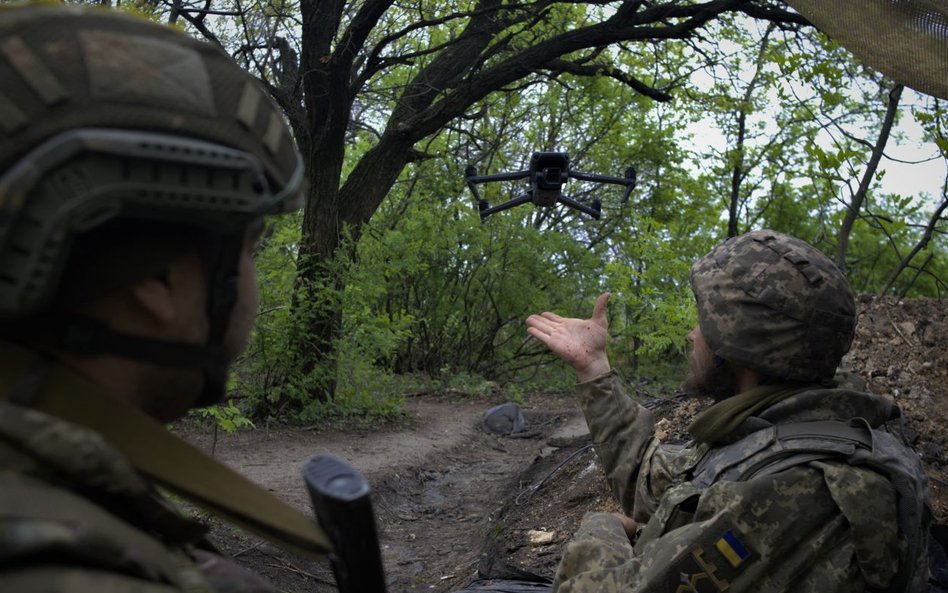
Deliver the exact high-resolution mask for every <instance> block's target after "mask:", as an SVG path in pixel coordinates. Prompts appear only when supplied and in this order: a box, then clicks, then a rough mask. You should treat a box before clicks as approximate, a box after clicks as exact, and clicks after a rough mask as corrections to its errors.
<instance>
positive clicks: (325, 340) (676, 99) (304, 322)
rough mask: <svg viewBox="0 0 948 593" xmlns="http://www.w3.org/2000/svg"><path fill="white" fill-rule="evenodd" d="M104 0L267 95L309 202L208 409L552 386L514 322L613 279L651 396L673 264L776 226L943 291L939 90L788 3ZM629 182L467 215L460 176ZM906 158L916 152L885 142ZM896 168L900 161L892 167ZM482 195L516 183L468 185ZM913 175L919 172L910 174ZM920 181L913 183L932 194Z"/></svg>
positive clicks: (328, 413)
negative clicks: (536, 159)
mask: <svg viewBox="0 0 948 593" xmlns="http://www.w3.org/2000/svg"><path fill="white" fill-rule="evenodd" d="M121 8H123V9H130V10H134V11H137V12H139V13H145V14H146V15H147V16H149V17H150V18H154V19H156V20H159V21H162V22H167V23H170V24H172V25H175V26H179V27H182V28H183V29H184V30H185V31H187V32H188V33H190V34H192V35H195V36H197V37H202V38H205V39H208V40H210V41H211V42H212V43H216V44H218V45H220V46H221V47H222V48H223V49H224V51H227V52H228V53H229V54H230V55H232V56H234V58H235V59H236V60H237V61H238V63H240V64H241V65H242V66H244V67H245V68H246V69H248V71H250V72H251V73H252V74H254V75H255V76H257V77H258V78H259V79H260V80H261V81H262V82H263V83H264V85H265V86H266V88H267V90H268V91H269V92H270V94H271V96H272V97H273V99H274V100H275V101H276V102H277V103H278V104H279V105H280V106H281V107H282V108H283V110H284V112H285V114H286V117H287V120H288V122H289V123H290V125H291V127H292V129H293V131H294V134H295V135H296V137H297V141H298V143H299V145H300V147H301V150H302V152H303V154H304V157H305V159H306V162H307V166H308V175H309V181H310V189H309V194H308V196H307V198H308V199H307V206H306V208H305V209H304V210H303V211H301V212H299V213H297V214H293V215H287V216H284V217H282V218H279V219H275V220H272V221H271V222H270V223H269V226H268V229H267V233H266V234H265V238H264V241H263V242H262V244H261V246H260V248H259V251H258V253H257V255H256V264H257V270H258V278H259V283H260V288H261V306H260V311H259V313H258V318H257V324H256V329H255V331H254V334H253V336H252V339H251V344H250V347H249V349H248V350H247V352H246V353H245V354H244V356H243V357H242V358H241V359H240V360H239V361H238V363H237V364H236V368H235V371H236V372H235V373H234V374H233V377H232V385H231V394H232V399H231V401H230V402H229V403H228V404H227V405H225V406H222V407H220V408H216V409H212V410H211V411H209V412H206V413H207V414H210V415H212V416H214V417H215V418H217V420H218V422H219V423H220V424H221V425H222V426H224V427H225V428H229V429H233V428H235V427H236V426H239V425H246V424H249V423H251V422H252V421H254V420H259V419H268V420H269V419H280V420H291V421H299V422H306V423H311V422H316V421H324V420H326V419H335V420H339V419H352V418H356V419H360V420H361V421H365V422H368V423H374V422H378V421H381V420H384V419H386V418H388V417H392V416H395V415H398V414H399V410H400V402H401V398H402V397H404V396H405V395H406V394H409V393H419V392H425V391H433V390H437V389H454V390H458V391H461V392H465V393H471V394H472V395H476V394H478V393H483V392H486V391H489V390H495V389H501V390H503V392H504V393H506V395H507V397H508V398H510V399H512V400H514V401H516V400H518V399H519V398H520V397H521V396H522V394H523V393H524V392H526V391H533V390H558V389H564V388H566V387H568V386H570V385H571V384H572V381H573V379H572V377H571V375H570V374H569V373H568V372H566V369H565V368H564V367H562V366H561V365H560V364H558V363H556V362H554V361H553V360H552V359H551V357H550V356H549V355H548V354H547V353H545V352H544V350H543V349H542V348H541V347H540V346H539V345H538V344H536V343H535V342H533V341H528V340H526V339H525V332H524V329H523V319H524V318H525V317H526V316H527V315H529V314H531V313H536V312H540V311H545V310H551V311H556V312H559V313H561V314H564V315H571V316H573V315H576V316H583V315H586V314H588V312H589V311H591V308H592V302H593V300H594V299H595V297H596V296H597V295H598V294H599V293H600V292H603V291H609V292H611V293H612V295H613V296H612V300H611V304H610V331H611V334H612V336H613V339H612V342H611V345H610V356H611V359H612V360H613V363H614V366H615V367H617V368H618V369H619V371H620V372H621V373H623V374H624V375H625V376H626V377H628V378H630V379H631V380H635V381H637V382H639V383H640V384H642V385H645V386H650V387H648V388H650V389H654V391H655V392H656V393H659V392H663V391H666V392H667V390H668V388H669V386H673V385H674V382H675V381H676V380H677V379H678V378H679V376H680V372H681V368H682V365H683V363H684V361H685V357H684V353H685V352H686V347H687V343H686V341H685V339H684V336H685V334H686V333H687V331H688V330H689V329H690V328H691V327H692V326H693V325H694V323H695V312H694V305H693V297H692V295H691V293H690V289H689V286H688V271H689V269H690V266H691V263H692V262H693V261H694V260H695V259H697V258H698V257H700V256H702V255H703V254H705V253H706V252H707V251H708V250H709V249H710V248H711V247H712V246H713V245H714V244H715V243H716V242H718V241H720V240H721V239H723V238H725V237H727V236H732V235H735V234H739V233H742V232H745V231H747V230H751V229H757V228H771V229H774V230H778V231H782V232H786V233H789V234H792V235H794V236H797V237H799V238H802V239H804V240H806V241H808V242H810V243H812V244H814V245H816V246H817V247H819V248H820V249H822V250H823V251H824V252H825V253H827V255H829V256H830V257H831V258H833V259H835V260H836V261H837V263H838V264H840V265H841V266H842V267H843V268H844V269H845V270H846V272H847V274H848V276H849V279H850V282H851V284H852V285H853V288H854V290H855V291H856V292H857V293H875V294H883V293H885V294H895V295H898V296H901V297H914V296H929V297H936V298H939V299H940V298H943V296H944V294H945V292H946V290H948V285H946V279H948V258H946V253H945V252H946V249H945V248H946V246H948V237H946V234H945V233H946V230H948V229H946V227H945V219H944V212H945V209H946V206H948V193H946V189H948V186H946V183H948V178H946V157H948V138H946V129H948V112H946V110H945V105H944V103H943V102H940V101H938V100H937V99H934V98H932V97H928V96H925V95H921V94H918V93H915V92H914V91H911V90H910V89H903V88H902V86H901V85H898V84H896V83H894V82H893V81H891V80H888V79H886V78H885V77H883V76H882V75H880V74H879V73H877V72H874V71H872V70H870V69H868V68H866V67H864V66H863V65H861V64H860V63H859V62H858V61H856V60H855V59H854V58H853V57H852V56H851V55H850V54H849V53H848V52H847V51H846V50H844V49H842V48H840V47H839V46H837V45H836V44H834V43H833V42H831V41H830V40H828V39H827V38H825V37H824V36H823V35H822V34H821V33H819V32H818V31H817V30H815V29H814V28H813V27H812V26H810V25H809V24H808V23H807V22H806V20H805V19H803V18H802V17H801V16H800V15H798V14H796V13H795V12H794V11H793V10H792V9H791V8H789V7H788V6H786V5H785V4H783V3H780V2H765V1H755V0H712V1H708V2H693V1H671V0H669V1H665V2H646V1H626V2H597V1H590V2H582V1H563V2H557V1H553V0H530V1H526V2H510V1H501V0H475V1H470V2H457V1H447V2H442V1H432V0H404V1H401V2H398V1H395V0H363V1H361V2H346V1H343V0H331V1H324V0H300V1H298V2H296V1H282V0H267V1H259V0H251V1H247V0H155V1H154V2H140V1H133V2H128V1H127V0H125V1H124V2H122V3H121ZM541 150H542V151H551V150H559V151H565V152H568V153H569V154H570V156H571V158H572V166H573V168H575V169H579V170H582V171H587V172H595V173H601V174H607V175H614V176H621V175H622V172H623V171H624V170H625V169H626V167H628V166H634V167H635V168H636V169H637V172H638V185H637V187H636V189H635V190H634V191H633V192H632V196H631V198H630V199H629V201H628V203H625V204H622V203H620V201H619V196H620V194H621V189H619V188H610V186H597V185H595V184H590V183H580V182H575V181H573V182H570V183H569V184H568V185H567V186H566V188H565V189H566V190H567V193H569V194H570V195H572V196H574V197H577V198H579V199H580V200H584V201H587V202H588V201H589V200H592V199H594V198H595V199H600V200H601V201H602V207H603V217H602V219H601V220H599V221H594V220H591V219H589V218H588V217H585V216H582V215H579V214H578V213H576V212H575V211H572V210H566V209H564V208H563V207H561V206H557V207H553V208H539V207H534V206H532V205H528V206H523V207H519V208H515V209H512V210H509V211H506V212H503V213H500V214H496V215H494V216H492V217H490V218H489V219H487V220H486V221H485V222H483V223H482V222H481V220H480V218H479V216H478V212H477V205H476V203H475V201H474V199H473V198H472V196H471V195H470V194H469V192H468V191H467V189H466V186H465V184H464V171H465V168H466V167H467V166H468V165H475V166H476V167H477V168H478V170H479V171H480V172H482V173H496V172H502V171H511V170H520V169H523V168H525V167H526V165H527V162H528V160H529V158H530V155H531V154H532V152H533V151H541ZM905 154H908V155H910V156H907V157H906V156H902V155H905ZM894 177H897V179H894ZM482 187H483V189H482V191H483V192H484V197H486V198H487V199H488V200H489V201H490V202H491V204H496V203H499V202H500V201H502V200H505V199H507V198H508V197H510V195H511V194H518V193H521V192H522V191H523V190H524V189H525V186H524V185H523V184H518V183H509V184H494V185H492V186H482ZM920 188H921V189H920ZM925 188H927V189H925Z"/></svg>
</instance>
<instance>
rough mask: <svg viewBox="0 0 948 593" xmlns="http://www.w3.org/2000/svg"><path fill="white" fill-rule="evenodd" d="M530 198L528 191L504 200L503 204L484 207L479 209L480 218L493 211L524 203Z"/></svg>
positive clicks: (531, 197) (482, 218)
mask: <svg viewBox="0 0 948 593" xmlns="http://www.w3.org/2000/svg"><path fill="white" fill-rule="evenodd" d="M532 199H533V196H531V195H530V193H529V192H528V193H525V194H520V195H519V196H517V197H516V198H513V199H512V200H508V201H506V202H504V203H503V204H498V205H497V206H494V207H493V208H485V209H484V210H481V220H484V219H485V218H487V217H488V216H490V215H491V214H493V213H495V212H502V211H504V210H510V209H511V208H513V207H514V206H519V205H520V204H526V203H527V202H529V201H531V200H532Z"/></svg>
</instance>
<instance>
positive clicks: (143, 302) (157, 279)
mask: <svg viewBox="0 0 948 593" xmlns="http://www.w3.org/2000/svg"><path fill="white" fill-rule="evenodd" d="M168 276H169V273H168V271H164V272H162V273H161V274H158V275H156V276H152V277H149V278H145V279H143V280H138V281H137V282H135V283H133V284H132V285H131V286H129V290H130V293H131V295H132V299H133V300H134V301H135V304H136V305H138V307H139V308H140V309H141V310H142V311H143V312H144V313H145V314H146V315H148V316H149V317H150V318H151V319H152V320H153V321H155V322H157V323H158V324H159V325H168V324H171V323H173V322H174V320H175V319H176V318H177V316H178V311H177V307H176V306H175V299H174V296H173V295H172V290H171V284H170V283H169V282H168Z"/></svg>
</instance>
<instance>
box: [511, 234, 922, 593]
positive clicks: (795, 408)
mask: <svg viewBox="0 0 948 593" xmlns="http://www.w3.org/2000/svg"><path fill="white" fill-rule="evenodd" d="M691 287H692V290H693V292H694V294H695V299H696V302H697V308H698V326H697V327H696V328H695V329H694V330H693V331H692V332H691V333H689V334H688V339H689V340H690V341H691V342H692V346H693V348H692V352H691V354H690V356H689V366H690V373H689V376H688V378H687V379H686V380H685V382H684V386H685V387H686V388H688V389H689V390H691V391H694V392H700V393H705V394H709V395H712V396H713V397H714V399H715V403H714V404H713V405H712V406H710V407H709V408H707V409H706V410H704V411H703V412H702V413H701V414H699V416H698V417H697V418H696V419H695V421H694V423H693V424H692V425H691V426H690V427H689V432H690V434H691V436H692V437H693V441H692V442H690V443H689V444H687V445H670V444H663V443H661V442H659V441H658V440H657V439H656V438H655V437H654V419H653V417H652V415H651V413H650V412H649V411H648V410H647V409H645V408H644V407H641V406H639V405H638V404H636V403H634V402H633V400H632V399H630V398H629V397H628V395H627V394H626V391H625V388H624V385H623V383H622V381H621V380H620V379H619V377H618V376H617V375H616V374H615V372H614V371H612V370H611V368H610V365H609V360H608V358H607V356H606V350H605V348H606V343H607V341H608V322H607V319H606V303H607V301H608V298H609V295H608V294H603V295H601V296H600V297H599V299H598V300H597V302H596V305H595V308H594V310H593V315H592V318H590V319H569V318H562V317H560V316H558V315H555V314H553V313H543V314H542V315H531V316H530V317H529V318H528V319H527V321H526V324H527V328H528V332H529V333H530V334H531V335H532V336H534V337H536V338H537V339H539V340H540V341H542V342H543V343H544V344H546V345H547V346H548V347H549V348H550V349H551V350H552V351H553V352H554V353H555V354H557V355H558V356H559V357H560V358H562V359H563V360H564V361H565V362H567V363H568V364H570V365H571V366H572V367H573V369H574V370H575V371H576V373H577V377H578V379H579V384H578V386H577V391H578V396H579V402H580V405H581V406H582V408H583V412H584V414H585V417H586V421H587V424H588V425H589V429H590V432H591V434H592V437H593V441H594V443H595V444H596V451H597V453H598V455H599V457H600V461H601V463H602V466H603V468H604V470H605V472H606V478H607V480H608V482H609V484H610V486H611V488H612V491H613V492H614V494H615V496H616V497H617V499H618V501H619V503H620V504H621V506H622V509H623V513H622V514H616V515H613V514H603V513H593V514H589V515H587V516H586V517H585V518H584V520H583V523H582V525H581V526H580V528H579V531H578V532H577V534H576V536H575V538H574V540H573V541H572V542H571V543H570V544H569V545H568V546H567V547H566V549H565V551H564V555H563V557H562V559H561V562H560V565H559V568H558V570H557V575H556V582H555V584H554V590H555V591H558V592H559V593H566V592H570V593H573V592H586V591H604V592H605V591H608V592H618V591H643V592H644V591H672V592H679V593H680V592H686V591H688V592H693V591H700V592H717V593H722V592H724V591H728V592H729V593H740V592H750V591H755V592H756V591H767V592H779V591H793V592H813V593H816V592H829V591H840V592H843V591H846V592H848V591H865V590H874V591H875V590H877V591H892V592H896V591H899V592H901V591H922V590H927V580H928V563H927V555H926V554H927V533H928V525H929V522H930V515H931V510H930V502H929V493H928V489H927V485H926V480H925V476H924V472H923V469H922V467H921V463H920V461H919V460H918V458H917V457H916V456H915V455H914V453H913V452H912V451H911V450H910V449H908V447H906V446H905V445H904V444H903V443H902V442H901V440H900V439H898V438H896V437H895V436H894V435H893V434H892V433H890V431H889V429H890V426H895V425H896V424H897V423H898V421H899V420H900V418H899V415H900V413H899V410H898V408H897V407H896V406H895V405H894V404H892V403H890V402H889V401H888V400H886V399H884V398H882V397H879V396H876V395H871V394H867V393H862V392H860V391H856V390H853V389H849V388H843V387H842V386H840V385H837V384H836V382H835V381H834V373H835V372H836V368H837V366H838V365H839V362H840V360H841V358H842V357H843V355H844V354H845V353H846V352H847V351H848V350H849V347H850V344H851V342H852V339H853V330H854V327H855V322H856V315H855V306H854V302H853V295H852V292H851V290H850V288H849V285H848V283H847V281H846V279H845V277H844V275H843V274H842V273H841V272H840V271H839V270H838V269H837V268H836V266H835V265H834V264H833V263H832V262H831V261H830V260H829V259H828V258H827V257H825V256H824V255H823V254H822V253H820V252H819V251H818V250H816V249H815V248H813V247H812V246H810V245H808V244H806V243H805V242H803V241H800V240H798V239H794V238H792V237H788V236H786V235H782V234H780V233H775V232H773V231H767V230H762V231H755V232H751V233H747V234H746V235H742V236H740V237H736V238H732V239H729V240H727V241H725V242H723V243H721V244H719V245H718V246H717V247H715V248H714V249H713V250H712V251H711V253H709V254H708V255H706V256H705V257H703V258H702V259H700V260H699V261H698V262H696V263H695V264H694V266H693V267H692V270H691ZM896 432H898V431H896Z"/></svg>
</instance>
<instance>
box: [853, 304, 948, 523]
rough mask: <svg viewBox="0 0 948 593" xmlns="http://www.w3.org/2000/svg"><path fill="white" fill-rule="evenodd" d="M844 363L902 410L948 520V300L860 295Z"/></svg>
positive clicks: (942, 517)
mask: <svg viewBox="0 0 948 593" xmlns="http://www.w3.org/2000/svg"><path fill="white" fill-rule="evenodd" d="M842 366H843V368H844V369H847V370H851V371H853V372H854V373H856V374H857V375H859V376H861V377H863V378H865V379H866V380H867V381H868V388H869V390H870V391H872V392H873V393H878V394H880V395H884V396H886V397H887V398H889V399H891V400H892V401H893V402H895V403H896V404H898V406H899V407H900V408H901V409H902V415H903V417H904V418H905V420H906V422H905V437H906V440H907V441H908V442H909V443H910V444H911V445H912V447H913V448H914V449H915V451H916V452H917V453H918V454H919V455H920V456H921V457H922V462H923V463H924V464H925V470H926V472H927V473H928V476H929V478H930V485H931V489H932V500H933V506H934V510H935V517H936V519H937V520H938V522H940V523H945V522H948V483H946V478H948V473H946V470H948V468H946V459H945V423H946V419H948V410H946V409H945V407H946V405H948V301H939V300H935V299H912V300H906V301H898V300H895V299H891V298H888V299H879V298H872V297H862V298H860V302H859V323H858V325H857V326H856V338H855V340H854V341H853V347H852V349H851V350H850V352H849V354H847V355H846V357H845V358H844V359H843V365H842Z"/></svg>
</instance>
